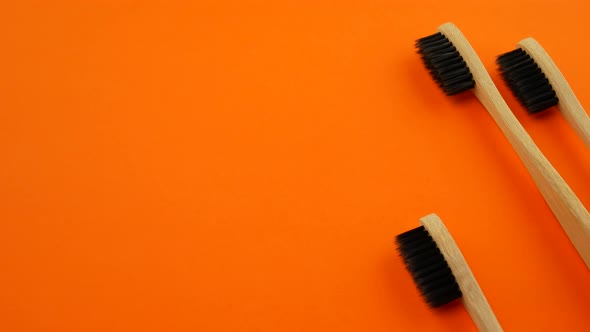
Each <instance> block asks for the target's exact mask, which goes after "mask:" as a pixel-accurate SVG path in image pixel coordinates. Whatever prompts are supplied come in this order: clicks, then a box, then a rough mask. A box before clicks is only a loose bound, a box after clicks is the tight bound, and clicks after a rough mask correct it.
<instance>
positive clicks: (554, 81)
mask: <svg viewBox="0 0 590 332" xmlns="http://www.w3.org/2000/svg"><path fill="white" fill-rule="evenodd" d="M518 46H520V47H522V48H523V49H524V50H525V51H526V52H527V53H528V55H530V56H531V57H532V58H533V59H534V60H535V62H536V63H537V65H539V68H541V70H542V71H543V73H544V74H545V76H547V78H548V79H549V82H550V83H551V86H552V87H553V90H555V93H556V94H557V98H559V103H558V104H557V108H559V110H560V111H561V113H562V114H563V117H564V118H565V119H566V120H567V122H569V124H570V126H571V127H572V128H574V130H575V131H576V133H577V134H578V136H580V138H582V140H583V141H584V144H586V147H589V148H590V118H589V117H588V114H586V111H585V110H584V108H583V107H582V105H581V104H580V102H579V101H578V98H576V95H575V94H574V92H573V90H572V88H571V87H570V85H569V84H568V83H567V81H566V80H565V77H563V75H562V74H561V71H559V68H557V66H556V65H555V63H554V62H553V60H552V59H551V57H549V54H547V52H545V50H544V49H543V47H542V46H541V45H540V44H539V43H538V42H537V41H536V40H534V39H533V38H527V39H523V40H521V41H520V42H519V43H518Z"/></svg>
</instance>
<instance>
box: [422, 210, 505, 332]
mask: <svg viewBox="0 0 590 332" xmlns="http://www.w3.org/2000/svg"><path fill="white" fill-rule="evenodd" d="M420 223H421V224H422V225H423V226H424V228H426V230H427V231H428V234H430V236H431V237H432V239H433V240H434V242H436V245H437V247H438V249H440V251H441V253H442V254H443V256H444V257H445V260H446V261H447V264H449V267H450V268H451V271H452V272H453V276H454V277H455V279H456V280H457V284H458V285H459V289H461V293H462V294H463V296H462V299H463V304H464V305H465V309H466V310H467V312H468V313H469V316H471V319H472V320H473V322H474V323H475V325H476V326H477V328H478V330H480V331H483V332H498V331H503V330H502V327H501V326H500V323H499V322H498V319H497V318H496V315H494V312H493V311H492V308H491V307H490V304H489V303H488V301H487V299H486V297H485V295H484V294H483V291H482V290H481V288H480V287H479V284H478V283H477V280H475V276H473V273H472V272H471V269H470V268H469V265H467V261H465V258H464V257H463V254H462V253H461V250H459V247H458V246H457V244H456V243H455V240H453V237H452V236H451V233H449V231H448V230H447V228H446V227H445V225H444V224H443V222H442V220H440V218H439V217H438V216H437V215H436V214H434V213H433V214H430V215H427V216H426V217H423V218H421V219H420Z"/></svg>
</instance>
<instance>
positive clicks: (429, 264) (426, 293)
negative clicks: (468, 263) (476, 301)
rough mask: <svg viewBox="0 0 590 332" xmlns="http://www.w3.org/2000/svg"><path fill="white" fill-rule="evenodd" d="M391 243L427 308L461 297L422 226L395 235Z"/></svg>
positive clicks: (440, 256) (436, 249) (452, 278)
mask: <svg viewBox="0 0 590 332" xmlns="http://www.w3.org/2000/svg"><path fill="white" fill-rule="evenodd" d="M395 242H396V243H397V246H398V251H399V253H400V255H401V257H402V259H403V261H404V263H405V265H406V268H407V269H408V271H410V274H411V275H412V278H413V279H414V282H415V283H416V285H417V286H418V290H419V291H420V293H421V294H422V296H423V297H424V299H425V300H426V303H427V304H428V305H429V306H430V307H433V308H436V307H440V306H443V305H445V304H447V303H449V302H452V301H453V300H456V299H458V298H460V297H461V296H462V294H461V290H460V289H459V285H458V284H457V280H455V276H453V272H452V271H451V268H450V267H449V265H448V264H447V261H446V260H445V258H444V256H443V254H442V253H441V251H440V250H439V249H438V247H437V245H436V243H435V242H434V240H433V239H432V237H430V234H428V231H427V230H426V229H425V228H424V226H420V227H418V228H414V229H412V230H410V231H407V232H405V233H402V234H400V235H398V236H397V237H396V239H395Z"/></svg>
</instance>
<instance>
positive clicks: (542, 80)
mask: <svg viewBox="0 0 590 332" xmlns="http://www.w3.org/2000/svg"><path fill="white" fill-rule="evenodd" d="M518 46H519V48H518V49H516V50H513V51H510V52H507V53H504V54H502V55H500V56H498V58H497V60H496V62H497V64H498V66H499V69H500V73H501V75H502V78H503V79H504V81H505V82H506V84H507V85H508V87H509V88H510V90H512V93H513V94H514V95H515V96H516V98H517V99H518V100H519V101H520V103H521V104H522V105H523V106H524V107H525V108H526V109H527V111H528V112H529V113H536V112H541V111H543V110H546V109H547V108H550V107H551V106H556V105H557V108H558V109H559V110H560V111H561V114H563V117H564V118H565V119H566V120H567V122H569V124H570V126H571V127H573V128H574V130H575V131H576V133H577V134H578V136H580V137H581V138H582V140H583V141H584V143H585V144H586V146H587V147H589V148H590V118H588V115H587V114H586V111H584V108H583V107H582V105H581V104H580V102H579V101H578V98H576V95H575V94H574V92H573V91H572V88H571V87H570V85H569V84H568V83H567V81H566V80H565V77H563V75H562V74H561V72H560V71H559V68H557V66H556V65H555V63H554V62H553V60H552V59H551V57H549V54H547V52H545V50H544V49H543V47H542V46H541V45H540V44H539V43H538V42H537V41H536V40H534V39H533V38H527V39H523V40H521V41H520V42H519V43H518Z"/></svg>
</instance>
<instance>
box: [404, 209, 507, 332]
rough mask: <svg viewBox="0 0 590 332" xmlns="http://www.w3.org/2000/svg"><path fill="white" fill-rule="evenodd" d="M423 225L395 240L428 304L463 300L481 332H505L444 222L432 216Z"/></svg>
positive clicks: (423, 220)
mask: <svg viewBox="0 0 590 332" xmlns="http://www.w3.org/2000/svg"><path fill="white" fill-rule="evenodd" d="M420 223H421V224H422V226H420V227H418V228H414V229H412V230H410V231H407V232H405V233H402V234H400V235H398V236H397V237H396V239H395V241H396V244H397V246H398V250H399V253H400V255H401V257H402V259H403V261H404V264H405V265H406V268H407V269H408V271H409V272H410V274H411V275H412V278H413V279H414V282H415V283H416V285H417V286H418V290H419V291H420V293H421V294H422V296H423V297H424V299H425V300H426V303H427V304H428V305H429V306H430V307H432V308H436V307H440V306H443V305H445V304H447V303H450V302H452V301H454V300H456V299H459V298H461V299H462V302H463V305H464V306H465V309H466V310H467V312H468V313H469V315H470V316H471V319H472V320H473V322H474V323H475V325H476V326H477V328H478V329H479V330H480V331H484V332H495V331H503V330H502V327H501V326H500V323H499V322H498V320H497V319H496V316H495V315H494V312H493V311H492V308H491V307H490V305H489V304H488V301H487V300H486V298H485V296H484V294H483V292H482V290H481V288H480V287H479V285H478V283H477V281H476V280H475V277H474V276H473V273H471V270H470V269H469V266H468V265H467V262H466V261H465V258H463V254H461V250H459V247H457V244H456V243H455V241H454V240H453V237H452V236H451V234H450V233H449V231H448V230H447V228H446V227H445V225H444V224H443V222H442V220H440V218H439V217H438V216H437V215H436V214H430V215H428V216H426V217H423V218H422V219H420Z"/></svg>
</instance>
